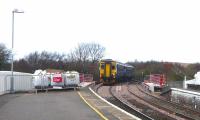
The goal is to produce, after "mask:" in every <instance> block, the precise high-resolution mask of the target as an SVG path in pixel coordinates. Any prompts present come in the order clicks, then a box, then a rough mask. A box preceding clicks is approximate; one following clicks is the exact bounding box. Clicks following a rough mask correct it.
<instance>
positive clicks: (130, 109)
mask: <svg viewBox="0 0 200 120" xmlns="http://www.w3.org/2000/svg"><path fill="white" fill-rule="evenodd" d="M93 89H94V90H95V91H96V92H97V93H98V94H100V95H101V96H102V97H104V98H105V99H107V100H108V101H109V102H111V103H112V104H115V105H116V106H118V107H120V108H122V109H124V110H126V111H127V112H129V113H131V114H133V115H135V116H137V117H139V118H141V119H142V120H154V119H153V118H151V117H149V116H147V115H145V114H143V113H142V112H140V111H138V110H137V109H135V108H133V107H130V106H129V105H127V104H126V103H125V102H123V101H121V100H120V99H118V98H117V97H116V96H115V95H114V94H113V92H112V86H103V85H102V84H99V85H96V86H94V87H93ZM102 89H103V91H102ZM100 91H101V92H100ZM103 93H104V94H103ZM102 94H103V95H102ZM105 94H106V95H105Z"/></svg>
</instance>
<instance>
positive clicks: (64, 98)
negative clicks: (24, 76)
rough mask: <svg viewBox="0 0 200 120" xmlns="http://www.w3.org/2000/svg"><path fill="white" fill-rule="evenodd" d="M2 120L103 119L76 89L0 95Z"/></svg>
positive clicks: (0, 117) (0, 116) (0, 115)
mask: <svg viewBox="0 0 200 120" xmlns="http://www.w3.org/2000/svg"><path fill="white" fill-rule="evenodd" d="M0 120H101V117H100V116H99V115H98V114H97V113H96V112H94V111H93V110H92V109H90V108H89V107H88V105H87V104H85V103H84V102H83V101H82V99H81V98H80V96H79V95H78V93H77V92H76V91H73V90H71V91H56V92H52V91H51V92H48V93H38V94H35V93H31V94H6V95H2V96H0Z"/></svg>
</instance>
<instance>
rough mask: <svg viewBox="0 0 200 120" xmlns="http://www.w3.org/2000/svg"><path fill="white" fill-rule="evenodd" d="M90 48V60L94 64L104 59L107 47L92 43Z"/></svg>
mask: <svg viewBox="0 0 200 120" xmlns="http://www.w3.org/2000/svg"><path fill="white" fill-rule="evenodd" d="M88 48H89V54H90V59H91V60H92V62H93V63H94V62H96V61H98V60H100V59H101V58H103V56H104V52H105V47H103V46H101V45H100V44H97V43H90V44H88Z"/></svg>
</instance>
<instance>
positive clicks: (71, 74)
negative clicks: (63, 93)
mask: <svg viewBox="0 0 200 120" xmlns="http://www.w3.org/2000/svg"><path fill="white" fill-rule="evenodd" d="M64 75H65V86H67V87H78V86H79V84H80V77H79V73H78V72H76V71H67V72H66V73H65V74H64Z"/></svg>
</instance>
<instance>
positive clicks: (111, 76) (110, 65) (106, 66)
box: [99, 61, 116, 85]
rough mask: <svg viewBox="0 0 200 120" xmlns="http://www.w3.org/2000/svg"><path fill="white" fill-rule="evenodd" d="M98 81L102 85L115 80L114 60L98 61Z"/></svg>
mask: <svg viewBox="0 0 200 120" xmlns="http://www.w3.org/2000/svg"><path fill="white" fill-rule="evenodd" d="M99 69H100V81H101V82H102V83H103V84H104V85H111V84H114V83H115V81H116V62H115V61H100V65H99Z"/></svg>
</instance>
